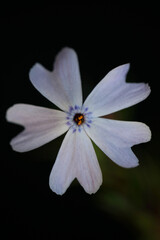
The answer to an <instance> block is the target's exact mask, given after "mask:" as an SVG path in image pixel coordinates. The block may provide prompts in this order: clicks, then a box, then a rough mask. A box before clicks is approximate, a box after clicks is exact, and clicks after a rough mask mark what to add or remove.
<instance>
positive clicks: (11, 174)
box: [0, 1, 160, 240]
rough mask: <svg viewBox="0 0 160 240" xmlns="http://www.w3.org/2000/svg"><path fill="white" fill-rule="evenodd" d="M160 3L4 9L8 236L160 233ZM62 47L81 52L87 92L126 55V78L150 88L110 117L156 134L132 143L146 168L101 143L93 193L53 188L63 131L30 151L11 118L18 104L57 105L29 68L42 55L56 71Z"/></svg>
mask: <svg viewBox="0 0 160 240" xmlns="http://www.w3.org/2000/svg"><path fill="white" fill-rule="evenodd" d="M159 10H160V9H159V6H158V4H157V6H156V5H155V3H154V1H152V2H150V3H147V2H145V3H144V2H143V3H142V2H141V3H138V4H136V3H135V2H134V3H132V2H131V1H128V4H126V3H125V4H122V2H121V3H120V2H119V3H118V4H117V3H116V2H114V1H111V2H109V1H106V2H105V3H104V4H96V3H92V2H91V3H90V4H89V5H87V4H85V5H82V4H69V3H68V4H55V3H54V1H53V2H52V3H48V4H47V2H46V3H45V4H43V3H40V2H39V3H37V4H34V3H32V4H29V3H28V4H25V2H23V3H21V4H20V3H19V4H16V3H15V2H14V3H13V2H12V4H10V3H5V5H4V6H3V7H1V9H0V32H1V45H0V47H1V52H0V57H1V83H2V88H1V89H2V104H1V127H2V130H1V140H2V143H1V146H2V147H1V149H2V153H1V161H2V171H1V172H2V194H1V208H2V212H3V213H4V215H2V229H3V230H4V235H3V239H11V238H12V239H61V238H62V237H63V238H64V237H65V238H66V239H67V238H70V239H77V238H78V237H79V238H82V239H86V238H88V239H91V238H94V237H97V239H98V238H99V239H101V238H103V239H110V240H116V239H121V238H123V239H124V240H125V239H130V240H132V239H138V240H150V239H152V240H158V239H160V190H159V185H160V161H159V138H160V131H159V122H160V113H159V42H160V37H159ZM64 46H69V47H72V48H74V49H75V50H76V52H77V54H78V57H79V62H80V70H81V77H82V84H83V91H84V98H85V97H86V96H87V95H88V94H89V92H90V91H91V90H92V89H93V87H94V86H95V85H96V84H97V83H98V82H99V81H100V80H101V79H102V78H103V77H104V76H105V74H106V73H107V72H108V71H110V70H111V69H113V68H114V67H116V66H118V65H121V64H124V63H128V62H130V63H131V69H130V72H129V74H128V77H127V80H128V81H130V82H132V81H133V82H134V81H135V82H148V83H149V84H150V86H151V89H152V93H151V95H150V96H149V97H148V98H147V100H145V101H144V102H142V103H140V104H138V105H136V106H133V107H131V108H129V109H126V110H123V111H121V112H118V113H115V114H114V115H113V116H112V117H113V118H115V119H121V120H133V121H142V122H145V123H146V124H147V125H149V126H150V128H151V130H152V134H153V136H152V141H151V142H149V143H146V144H141V145H139V146H135V147H133V150H134V152H135V153H136V155H137V156H138V158H139V160H140V166H139V167H137V168H134V169H123V168H121V167H118V166H117V165H115V164H114V163H113V162H112V161H111V160H110V159H108V158H107V157H106V156H105V155H104V154H103V153H102V152H101V151H100V150H99V149H98V148H97V147H95V149H96V153H97V156H98V159H99V162H100V165H101V168H102V173H103V184H102V186H101V188H100V190H99V191H98V192H97V193H96V194H94V195H88V194H86V193H85V192H84V190H83V189H82V187H81V186H80V185H79V184H78V182H77V181H74V182H73V183H72V185H71V186H70V188H69V189H68V190H67V192H66V193H65V194H64V195H63V196H57V195H56V194H55V193H53V192H52V191H51V190H50V189H49V186H48V178H49V174H50V171H51V168H52V165H53V163H54V161H55V158H56V155H57V153H58V150H59V147H60V145H61V141H62V140H63V137H64V136H61V137H59V138H58V139H56V140H54V141H53V142H51V143H49V144H46V145H45V146H43V147H41V148H39V149H36V150H33V151H31V152H28V153H16V152H14V151H12V149H11V148H10V145H9V141H10V140H11V138H13V137H14V136H15V135H17V134H18V132H19V131H21V128H20V127H19V126H17V125H13V124H10V123H7V122H6V121H5V112H6V110H7V108H9V107H10V106H11V105H13V104H14V103H29V104H34V105H39V106H45V107H51V108H52V107H55V106H54V105H53V104H52V103H50V102H49V101H48V100H47V99H45V98H44V97H43V96H42V95H41V94H40V93H39V92H38V91H37V90H36V89H35V88H34V87H33V86H32V85H31V83H30V81H29V77H28V72H29V69H30V68H31V67H32V66H33V64H34V63H35V62H40V63H41V64H42V65H44V66H45V67H46V68H48V69H50V70H51V69H52V66H53V60H54V57H55V55H56V54H57V53H58V51H59V50H60V49H61V48H63V47H64ZM2 200H3V203H2Z"/></svg>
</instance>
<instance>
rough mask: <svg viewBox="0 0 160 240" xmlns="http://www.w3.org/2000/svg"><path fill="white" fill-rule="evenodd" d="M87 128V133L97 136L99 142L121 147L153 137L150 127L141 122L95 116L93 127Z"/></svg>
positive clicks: (92, 136)
mask: <svg viewBox="0 0 160 240" xmlns="http://www.w3.org/2000/svg"><path fill="white" fill-rule="evenodd" d="M85 129H86V131H87V133H88V132H91V133H90V134H91V138H96V139H97V140H98V142H102V143H104V144H106V143H111V144H113V145H115V146H117V147H119V148H126V147H132V146H133V145H135V144H139V143H144V142H148V141H150V139H151V131H150V129H149V127H148V126H147V125H146V124H144V123H141V122H128V121H117V120H111V119H106V118H95V119H94V121H93V123H92V125H91V128H89V129H88V127H86V128H85Z"/></svg>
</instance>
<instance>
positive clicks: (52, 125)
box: [6, 104, 68, 152]
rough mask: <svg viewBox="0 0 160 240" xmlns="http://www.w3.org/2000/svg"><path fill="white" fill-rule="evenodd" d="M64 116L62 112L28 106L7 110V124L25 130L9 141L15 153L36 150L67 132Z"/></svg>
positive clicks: (19, 105) (17, 105)
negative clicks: (16, 125) (17, 125)
mask: <svg viewBox="0 0 160 240" xmlns="http://www.w3.org/2000/svg"><path fill="white" fill-rule="evenodd" d="M65 116H66V114H65V113H64V112H62V111H58V110H53V109H48V108H43V107H37V106H33V105H28V104H15V105H13V106H12V107H10V108H9V109H8V110H7V115H6V118H7V120H8V121H9V122H13V123H16V124H20V125H22V126H24V127H25V130H24V131H22V132H21V133H20V134H18V135H17V136H16V137H15V138H13V139H12V140H11V143H10V144H11V146H12V148H13V149H14V150H15V151H18V152H26V151H30V150H32V149H35V148H38V147H40V146H42V145H44V144H45V143H48V142H50V141H51V140H53V139H55V138H57V137H58V136H60V135H62V134H63V133H64V132H66V131H67V129H68V127H67V125H66V120H65Z"/></svg>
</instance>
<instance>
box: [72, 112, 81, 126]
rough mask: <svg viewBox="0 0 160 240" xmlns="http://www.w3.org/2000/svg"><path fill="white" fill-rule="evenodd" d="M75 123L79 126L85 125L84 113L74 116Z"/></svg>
mask: <svg viewBox="0 0 160 240" xmlns="http://www.w3.org/2000/svg"><path fill="white" fill-rule="evenodd" d="M73 121H74V122H75V123H76V124H77V125H78V126H80V125H82V123H84V115H83V114H82V113H76V114H75V115H74V118H73Z"/></svg>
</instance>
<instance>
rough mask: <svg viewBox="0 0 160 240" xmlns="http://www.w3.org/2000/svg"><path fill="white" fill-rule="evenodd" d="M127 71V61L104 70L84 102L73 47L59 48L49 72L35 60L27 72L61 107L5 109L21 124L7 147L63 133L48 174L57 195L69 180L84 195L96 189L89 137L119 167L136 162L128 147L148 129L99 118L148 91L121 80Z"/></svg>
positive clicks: (23, 147)
mask: <svg viewBox="0 0 160 240" xmlns="http://www.w3.org/2000/svg"><path fill="white" fill-rule="evenodd" d="M128 70H129V64H124V65H122V66H119V67H117V68H115V69H113V70H112V71H110V72H109V73H108V74H107V75H106V76H105V77H104V78H103V79H102V80H101V81H100V83H99V84H98V85H97V86H96V87H95V88H94V89H93V91H92V92H91V93H90V94H89V96H88V97H87V99H86V100H85V102H84V104H82V88H81V79H80V72H79V65H78V59H77V55H76V53H75V51H74V50H73V49H70V48H64V49H62V51H61V52H60V53H59V54H58V56H57V57H56V60H55V63H54V71H52V72H50V71H48V70H46V69H45V68H44V67H43V66H42V65H40V64H39V63H37V64H35V65H34V66H33V67H32V69H31V70H30V73H29V77H30V80H31V82H32V84H33V85H34V87H35V88H36V89H37V90H38V91H39V92H40V93H41V94H42V95H44V96H45V97H46V98H47V99H49V100H50V101H51V102H53V103H54V104H55V105H57V106H58V107H59V108H60V109H61V110H53V109H48V108H43V107H37V106H33V105H28V104H15V105H13V106H12V107H10V108H9V109H8V111H7V120H8V121H10V122H13V123H16V124H20V125H23V126H24V127H25V129H24V131H22V132H21V133H20V134H19V135H18V136H16V137H15V138H13V139H12V140H11V146H12V148H13V149H14V150H15V151H18V152H26V151H30V150H32V149H35V148H38V147H40V146H42V145H44V144H45V143H47V142H49V141H51V140H53V139H55V138H57V137H58V136H60V135H62V134H63V133H65V132H66V131H68V132H67V134H66V136H65V138H64V140H63V142H62V145H61V148H60V150H59V153H58V156H57V159H56V161H55V164H54V166H53V168H52V171H51V174H50V178H49V185H50V188H51V189H52V191H54V192H56V193H57V194H63V193H64V192H65V191H66V190H67V188H68V187H69V185H70V184H71V182H72V181H73V180H74V179H75V178H77V179H78V181H79V183H80V184H81V185H82V186H83V188H84V190H85V191H86V192H87V193H90V194H91V193H95V192H96V191H97V190H98V189H99V187H100V185H101V183H102V174H101V170H100V167H99V164H98V161H97V157H96V154H95V151H94V148H93V146H92V142H91V140H90V139H92V140H93V141H94V142H95V143H96V145H97V146H98V147H99V148H100V149H101V150H102V151H103V152H104V153H105V154H106V155H107V156H108V157H109V158H110V159H111V160H112V161H113V162H115V163H116V164H118V165H119V166H121V167H125V168H132V167H136V166H137V165H138V159H137V157H136V156H135V155H134V153H133V152H132V150H131V147H132V146H133V145H135V144H139V143H142V142H147V141H149V140H150V139H151V132H150V129H149V127H147V126H146V125H145V124H144V123H140V122H126V121H117V120H109V119H106V118H101V117H102V116H104V115H107V114H110V113H113V112H116V111H119V110H121V109H124V108H127V107H130V106H132V105H134V104H137V103H139V102H141V101H142V100H144V99H145V98H147V96H148V95H149V94H150V88H149V86H148V85H147V84H145V83H126V81H125V78H126V74H127V72H128Z"/></svg>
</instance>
